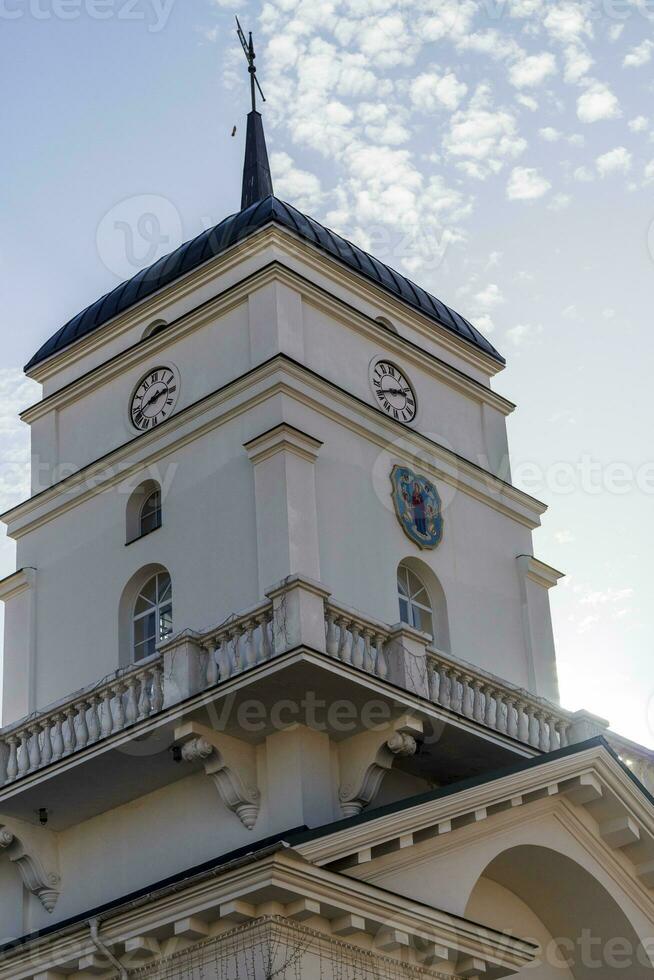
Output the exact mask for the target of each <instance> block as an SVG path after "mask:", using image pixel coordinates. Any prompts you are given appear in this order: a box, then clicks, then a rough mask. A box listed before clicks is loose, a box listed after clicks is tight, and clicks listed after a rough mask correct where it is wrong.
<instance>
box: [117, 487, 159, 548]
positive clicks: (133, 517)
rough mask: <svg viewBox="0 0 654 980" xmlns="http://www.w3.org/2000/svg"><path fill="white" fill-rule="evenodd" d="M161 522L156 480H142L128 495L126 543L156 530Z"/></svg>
mask: <svg viewBox="0 0 654 980" xmlns="http://www.w3.org/2000/svg"><path fill="white" fill-rule="evenodd" d="M162 521H163V511H162V501H161V487H160V485H159V484H158V483H157V481H156V480H144V481H143V483H141V484H139V486H138V487H137V488H136V489H135V490H134V491H133V492H132V493H131V494H130V497H129V500H128V501H127V508H126V512H125V523H126V541H127V544H132V542H134V541H138V539H139V538H144V537H145V536H146V535H147V534H151V533H152V532H153V531H156V530H158V528H160V527H161V524H162Z"/></svg>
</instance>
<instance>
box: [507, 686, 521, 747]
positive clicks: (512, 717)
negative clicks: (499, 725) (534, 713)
mask: <svg viewBox="0 0 654 980" xmlns="http://www.w3.org/2000/svg"><path fill="white" fill-rule="evenodd" d="M517 705H518V699H517V698H516V697H515V696H514V695H509V696H508V697H507V699H506V733H507V735H509V736H510V737H511V738H517V737H518V707H517Z"/></svg>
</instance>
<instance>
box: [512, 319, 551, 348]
mask: <svg viewBox="0 0 654 980" xmlns="http://www.w3.org/2000/svg"><path fill="white" fill-rule="evenodd" d="M541 329H542V328H541V327H538V326H534V325H533V324H531V323H516V325H515V327H510V328H509V330H507V331H506V335H507V337H508V339H509V340H510V341H511V343H512V344H513V345H514V347H522V346H523V344H526V343H527V342H528V341H530V340H533V339H534V338H535V337H537V336H538V334H539V333H540V332H541Z"/></svg>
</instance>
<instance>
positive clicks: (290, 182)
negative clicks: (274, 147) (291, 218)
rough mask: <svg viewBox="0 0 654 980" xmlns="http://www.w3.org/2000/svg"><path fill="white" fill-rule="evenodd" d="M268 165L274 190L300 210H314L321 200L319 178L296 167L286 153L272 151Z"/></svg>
mask: <svg viewBox="0 0 654 980" xmlns="http://www.w3.org/2000/svg"><path fill="white" fill-rule="evenodd" d="M270 167H271V170H272V172H273V174H274V175H275V192H276V193H277V194H278V195H279V197H281V198H283V199H284V198H285V199H286V200H288V201H290V202H291V203H292V204H294V205H295V206H296V207H298V208H299V209H300V211H309V212H311V211H315V210H316V209H317V208H318V207H319V205H320V202H321V199H322V191H321V187H320V181H319V179H318V178H317V177H316V176H315V175H314V174H311V173H309V172H308V171H306V170H301V169H300V168H299V167H296V166H295V164H294V162H293V160H292V158H291V157H290V156H289V155H288V153H283V152H281V153H273V154H271V157H270Z"/></svg>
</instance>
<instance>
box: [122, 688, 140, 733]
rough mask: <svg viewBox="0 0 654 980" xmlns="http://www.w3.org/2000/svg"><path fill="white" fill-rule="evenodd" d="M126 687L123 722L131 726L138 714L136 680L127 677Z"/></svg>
mask: <svg viewBox="0 0 654 980" xmlns="http://www.w3.org/2000/svg"><path fill="white" fill-rule="evenodd" d="M126 685H127V688H126V689H127V702H126V704H125V720H126V722H127V724H128V725H133V724H134V722H135V721H136V719H137V718H138V714H139V706H138V700H137V697H136V678H135V677H128V678H127V681H126Z"/></svg>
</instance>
